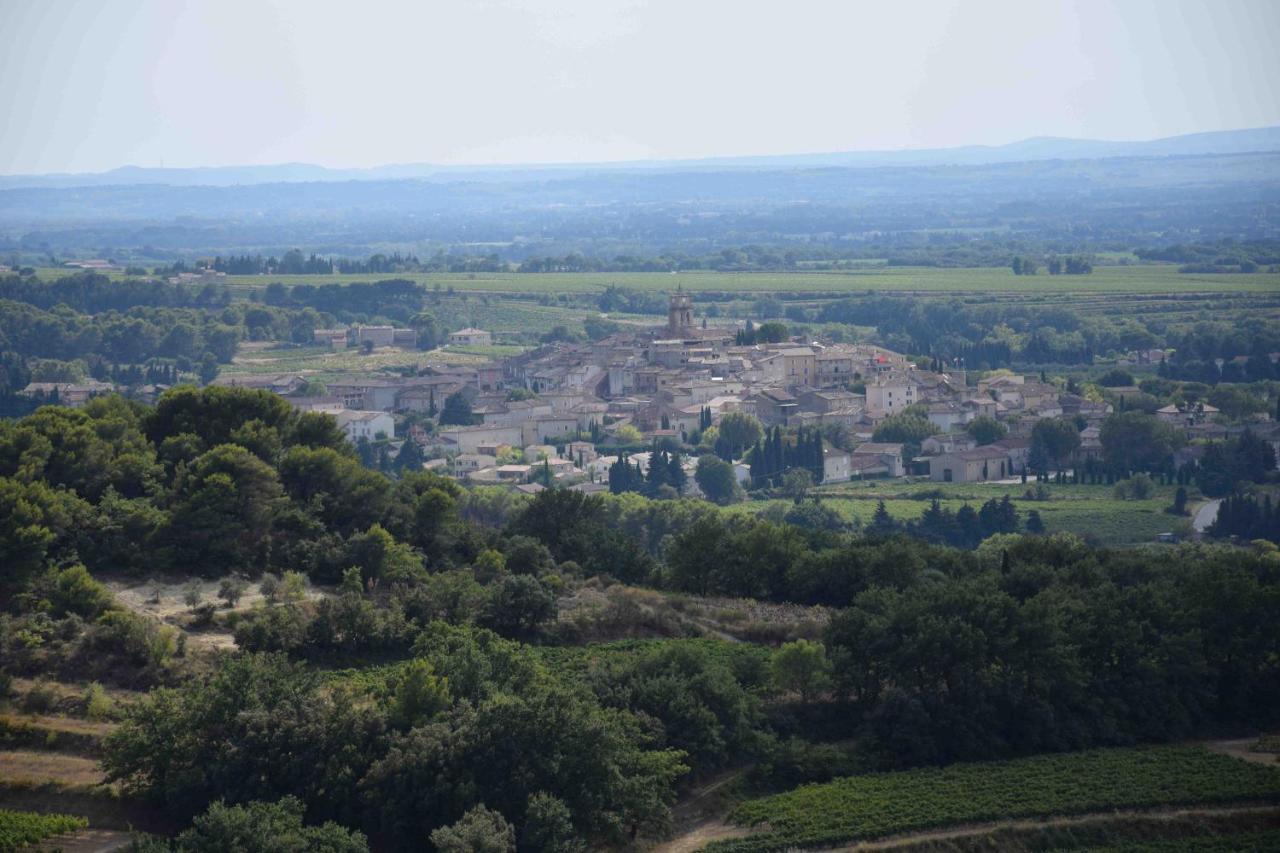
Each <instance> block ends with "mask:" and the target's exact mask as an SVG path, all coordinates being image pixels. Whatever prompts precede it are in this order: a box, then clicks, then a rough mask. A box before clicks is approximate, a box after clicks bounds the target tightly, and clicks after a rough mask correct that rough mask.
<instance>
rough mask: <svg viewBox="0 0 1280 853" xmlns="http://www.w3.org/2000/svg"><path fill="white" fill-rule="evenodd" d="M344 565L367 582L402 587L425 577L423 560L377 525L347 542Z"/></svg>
mask: <svg viewBox="0 0 1280 853" xmlns="http://www.w3.org/2000/svg"><path fill="white" fill-rule="evenodd" d="M344 562H345V563H346V565H351V566H356V567H358V568H359V569H360V574H361V576H362V577H363V578H364V580H366V581H370V580H372V581H383V582H392V583H393V582H402V583H404V582H410V581H416V580H420V579H421V578H422V577H423V574H424V569H423V567H422V558H421V557H419V556H418V555H417V554H415V553H414V552H413V549H412V548H410V547H409V546H408V545H405V544H404V543H402V542H397V541H396V539H395V537H394V536H392V535H391V534H390V533H389V532H387V530H386V528H384V527H383V526H382V525H381V524H376V523H375V524H373V525H372V526H371V527H370V528H369V529H368V530H366V531H365V532H364V533H357V534H356V535H354V536H352V537H351V538H350V539H348V540H347V546H346V553H345V560H344Z"/></svg>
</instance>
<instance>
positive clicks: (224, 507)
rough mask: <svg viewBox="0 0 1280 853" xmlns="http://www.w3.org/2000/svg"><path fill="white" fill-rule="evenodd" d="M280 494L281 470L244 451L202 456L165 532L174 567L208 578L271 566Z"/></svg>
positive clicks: (180, 485)
mask: <svg viewBox="0 0 1280 853" xmlns="http://www.w3.org/2000/svg"><path fill="white" fill-rule="evenodd" d="M280 494H281V490H280V481H279V479H278V478H277V477H276V472H275V469H273V468H272V467H270V466H269V465H267V464H266V463H265V462H263V461H262V460H261V459H259V458H258V457H256V456H254V455H253V454H252V453H250V452H249V451H247V450H245V449H244V448H243V447H238V446H236V445H234V444H223V445H219V446H217V447H215V448H213V449H212V450H210V451H208V452H207V453H204V454H202V455H201V456H200V457H198V458H197V459H196V460H195V461H194V462H193V463H192V465H191V467H190V468H189V469H188V470H187V471H186V472H185V473H184V475H183V476H182V477H181V478H180V479H179V481H178V482H177V483H176V484H175V496H174V504H173V510H172V516H171V519H170V522H169V525H168V527H167V529H166V530H165V531H162V532H161V534H160V536H161V539H162V541H163V542H164V543H165V546H166V550H167V552H168V554H169V562H170V564H171V565H180V566H183V567H185V568H188V569H191V570H194V571H196V572H200V573H203V574H206V575H214V574H223V573H225V572H227V571H229V570H230V571H244V572H250V571H254V570H256V569H257V568H258V567H259V566H261V565H263V564H265V563H266V562H267V557H268V554H269V552H270V545H271V540H270V536H271V529H272V524H273V521H274V519H275V516H276V513H277V512H278V510H279V501H280Z"/></svg>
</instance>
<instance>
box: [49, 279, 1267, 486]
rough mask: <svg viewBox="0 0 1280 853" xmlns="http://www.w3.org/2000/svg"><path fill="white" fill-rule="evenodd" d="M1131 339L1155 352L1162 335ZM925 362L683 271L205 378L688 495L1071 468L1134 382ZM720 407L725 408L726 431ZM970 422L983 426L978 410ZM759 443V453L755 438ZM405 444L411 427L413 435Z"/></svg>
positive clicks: (1227, 430) (460, 450) (421, 450)
mask: <svg viewBox="0 0 1280 853" xmlns="http://www.w3.org/2000/svg"><path fill="white" fill-rule="evenodd" d="M314 335H315V342H316V343H317V344H319V345H322V346H326V347H330V348H335V349H345V348H353V349H363V350H364V351H366V352H372V351H374V350H375V349H377V348H380V347H409V348H412V347H413V346H414V345H415V344H416V339H415V333H414V331H413V330H412V329H400V328H394V327H392V326H355V327H352V328H334V329H317V330H316V331H315V333H314ZM492 340H493V338H492V335H491V333H490V332H488V331H485V330H482V329H475V328H467V329H461V330H459V331H456V332H453V333H452V334H450V335H449V336H448V337H447V341H448V345H460V346H488V345H490V344H491V343H492ZM1131 355H1132V357H1133V358H1134V359H1135V360H1136V361H1139V362H1141V361H1146V362H1147V363H1152V362H1153V361H1158V360H1159V359H1161V358H1163V357H1164V356H1165V355H1166V354H1165V353H1164V352H1161V351H1152V352H1149V353H1133V354H1131ZM924 362H925V363H920V360H919V359H917V360H916V361H913V360H912V359H910V358H908V357H907V356H905V355H902V354H900V353H896V352H893V351H890V350H888V349H886V348H884V347H880V346H875V345H870V344H844V343H833V342H829V341H826V342H824V341H818V340H807V339H797V338H788V337H787V333H786V330H785V328H784V327H782V326H781V325H780V324H770V323H765V324H763V325H761V326H759V327H758V328H756V327H753V326H751V325H750V324H747V326H746V327H745V328H744V327H743V326H738V325H734V326H724V325H708V323H707V320H706V319H703V320H701V321H697V320H695V317H694V306H693V300H692V297H691V296H690V295H689V294H688V293H686V292H684V291H682V290H677V291H676V292H674V293H672V294H671V295H670V298H669V308H668V313H667V322H666V324H665V325H664V326H635V327H634V328H632V329H627V330H625V331H622V332H620V333H617V334H613V335H609V336H607V337H603V338H601V339H599V340H596V341H591V342H586V343H564V342H561V343H553V344H548V345H544V346H541V347H539V348H537V349H534V350H530V351H527V352H524V353H521V354H519V355H516V356H513V357H510V358H506V359H503V360H501V361H496V362H490V363H486V364H481V365H467V366H462V365H457V366H454V365H438V366H428V367H425V368H423V369H422V370H420V371H418V375H412V376H402V375H395V374H369V375H354V376H353V377H351V378H343V379H339V380H335V381H330V382H328V383H327V384H325V385H324V386H322V388H321V389H320V390H319V391H317V385H316V383H314V382H311V381H309V379H308V377H307V376H306V375H304V374H301V373H299V374H285V375H279V376H236V375H233V376H227V377H221V378H219V379H218V380H216V384H222V385H237V386H243V387H253V388H263V389H267V390H270V391H272V392H274V393H277V394H279V395H281V396H282V397H284V398H285V399H286V400H288V401H289V402H290V403H291V404H292V405H293V406H294V407H295V408H297V409H299V410H303V411H314V412H322V413H326V414H330V415H332V416H333V417H334V418H335V419H336V420H337V422H338V424H339V425H340V426H341V427H342V429H343V430H344V431H345V432H346V434H347V436H348V437H349V438H350V440H351V441H352V442H353V443H354V444H355V445H356V446H357V447H358V448H360V450H361V453H362V456H363V457H364V458H365V461H366V462H367V463H368V464H370V465H377V464H378V459H379V457H381V460H382V467H387V466H388V465H389V464H391V460H397V461H399V460H405V459H408V460H409V462H410V464H413V465H415V466H416V465H419V464H420V465H421V466H422V467H423V468H425V469H428V470H432V471H435V472H437V473H440V474H443V475H446V476H450V477H453V478H456V479H458V480H462V481H467V482H471V483H476V484H507V485H510V486H511V487H513V488H516V489H519V490H521V491H525V492H530V493H534V492H537V491H540V490H541V489H542V488H545V487H546V486H547V485H549V484H552V483H554V484H556V485H559V486H563V487H568V488H573V489H576V490H579V491H584V492H598V491H605V490H608V489H609V488H610V483H613V484H614V489H615V490H617V480H616V479H612V478H611V471H613V472H616V471H617V470H618V466H619V464H620V463H621V464H625V465H626V466H628V469H629V470H628V474H629V473H630V470H635V471H636V472H637V474H636V476H638V477H644V476H646V474H647V472H649V471H650V469H651V467H652V463H653V459H652V455H653V453H654V452H655V451H657V452H660V453H662V454H663V455H662V461H663V464H666V465H672V464H674V465H675V466H677V467H679V468H680V469H681V471H682V472H683V473H682V474H674V475H673V476H672V477H670V478H667V479H670V480H672V481H673V482H672V485H674V486H675V487H676V488H677V491H678V492H679V493H682V494H689V495H694V496H699V495H701V494H702V490H701V489H700V486H699V483H698V478H697V477H696V476H695V472H696V467H697V464H698V460H699V458H700V457H701V456H705V455H708V454H714V455H716V456H718V457H720V458H722V459H723V460H724V461H725V462H726V463H728V464H730V465H732V468H733V476H734V479H735V480H736V482H737V483H738V484H739V485H740V486H741V487H743V488H745V489H751V488H753V487H758V486H761V485H769V484H775V485H776V484H778V483H779V482H780V475H781V474H782V473H783V472H784V470H785V469H790V468H802V469H805V470H807V471H808V472H809V473H810V475H811V479H812V481H813V482H815V483H839V482H845V481H849V480H858V479H867V478H881V477H887V478H893V477H903V476H908V475H912V476H917V477H928V478H931V479H933V480H936V481H939V482H957V483H971V482H983V481H997V482H998V481H1002V480H1003V481H1013V480H1014V479H1015V478H1018V479H1025V478H1026V475H1027V473H1028V471H1031V472H1040V473H1043V472H1045V471H1046V470H1047V469H1048V468H1050V467H1052V468H1054V469H1055V470H1064V469H1065V470H1076V471H1078V470H1080V469H1082V468H1091V467H1092V466H1093V465H1094V464H1095V463H1099V462H1100V460H1101V457H1102V443H1101V441H1100V432H1101V430H1100V427H1101V424H1102V421H1103V420H1104V419H1105V418H1106V417H1107V416H1108V415H1110V414H1112V413H1113V412H1114V411H1115V410H1116V405H1115V404H1116V403H1118V404H1119V405H1120V407H1121V408H1123V405H1124V400H1125V398H1126V396H1127V395H1138V394H1140V393H1141V391H1140V389H1139V388H1138V387H1136V386H1127V387H1126V386H1122V387H1110V388H1108V389H1107V398H1106V399H1097V395H1094V398H1093V399H1090V398H1089V397H1086V396H1083V395H1082V394H1081V393H1074V391H1075V390H1079V389H1072V388H1071V386H1070V384H1067V385H1064V384H1063V383H1061V382H1058V383H1055V382H1050V381H1048V379H1047V378H1046V377H1045V376H1044V375H1030V376H1024V375H1019V374H1016V373H1010V372H1008V371H1000V372H995V373H990V374H984V375H983V376H981V377H978V376H971V375H969V374H968V372H967V371H966V370H965V368H964V366H963V365H959V364H946V363H943V362H941V361H940V360H937V359H933V360H928V359H926V360H924ZM46 385H47V386H49V387H46ZM111 390H114V389H113V386H111V385H110V384H109V383H91V384H81V385H69V384H63V385H56V384H52V385H50V384H49V383H43V384H40V386H39V387H36V385H34V384H33V385H32V386H31V387H29V388H28V389H27V392H28V393H38V394H41V395H45V396H48V395H51V394H57V395H59V400H60V402H62V403H64V404H67V405H73V406H74V405H79V404H82V403H83V402H84V401H85V400H86V399H88V398H89V397H91V396H94V395H96V394H99V393H105V392H109V391H111ZM144 390H145V389H144ZM156 390H157V392H158V391H159V390H162V388H157V389H156ZM1217 413H1218V410H1217V409H1215V408H1214V407H1213V406H1211V405H1208V404H1207V403H1203V402H1202V403H1198V404H1196V405H1195V406H1186V405H1183V406H1174V405H1169V406H1165V407H1164V408H1161V409H1160V410H1159V411H1157V412H1156V416H1157V417H1158V418H1159V419H1160V420H1161V421H1164V422H1166V423H1169V424H1172V425H1174V426H1176V427H1178V428H1180V429H1181V430H1183V431H1185V433H1186V436H1187V437H1188V438H1189V439H1192V440H1194V439H1204V440H1214V439H1223V438H1228V437H1230V436H1231V434H1232V430H1235V431H1236V432H1240V431H1241V430H1243V429H1245V428H1246V427H1245V426H1242V425H1238V426H1228V425H1224V424H1222V423H1221V422H1220V420H1221V419H1217V418H1214V415H1216V414H1217ZM904 415H907V416H911V417H910V424H911V425H912V426H913V430H912V431H911V434H909V435H892V433H895V432H898V431H896V430H879V428H880V427H882V426H884V425H886V423H893V422H892V421H890V420H889V419H891V418H894V417H895V416H904ZM729 416H733V417H731V418H730V419H731V421H734V422H735V426H734V427H733V428H731V429H730V430H726V434H725V435H724V436H723V437H722V436H721V435H720V427H721V425H722V424H723V423H724V419H725V418H726V417H729ZM1044 419H1066V420H1070V421H1072V423H1073V424H1074V426H1075V429H1076V431H1077V432H1078V435H1079V441H1078V442H1076V441H1074V440H1073V441H1072V446H1071V447H1069V448H1067V450H1066V451H1065V452H1064V454H1063V455H1062V456H1060V457H1059V458H1054V459H1047V458H1039V459H1037V458H1034V456H1033V444H1034V443H1033V441H1032V432H1033V430H1034V428H1035V425H1036V424H1037V423H1038V422H1040V421H1042V420H1044ZM900 420H901V419H900ZM975 421H977V422H979V423H980V424H987V425H988V427H989V428H987V429H974V428H972V427H973V426H975ZM1260 421H1261V422H1259V423H1253V424H1250V425H1249V426H1248V427H1247V428H1248V429H1250V430H1251V431H1252V432H1253V433H1254V434H1255V435H1260V436H1261V437H1262V438H1264V439H1266V440H1267V441H1269V442H1270V443H1271V445H1272V447H1273V449H1274V448H1280V431H1277V430H1276V429H1275V422H1274V421H1271V420H1270V419H1269V418H1261V419H1260ZM744 422H745V423H747V424H750V426H748V427H747V428H746V429H745V436H744V435H743V433H744V430H743V428H742V425H743V423H744ZM923 422H927V425H928V427H927V429H925V430H924V431H923V432H921V430H920V427H921V425H922V423H923ZM878 431H879V432H880V435H879V436H877V433H878ZM885 432H888V433H890V434H891V435H890V438H892V440H888V439H886V438H885V436H884V433H885ZM877 438H878V440H877ZM983 439H986V440H985V441H984V440H983ZM771 442H772V446H773V448H774V449H773V452H765V449H766V448H768V447H769V446H770V443H771ZM406 444H412V447H410V448H408V450H407V451H406V447H405V445H406ZM757 445H759V447H757ZM784 446H785V450H783V449H782V448H783V447H784ZM1202 452H1203V442H1198V443H1197V442H1195V441H1193V442H1192V443H1191V444H1189V445H1187V446H1186V447H1184V448H1182V449H1181V450H1179V451H1178V456H1177V457H1175V460H1174V462H1175V465H1178V466H1180V465H1182V464H1185V463H1187V462H1192V461H1194V459H1195V457H1196V456H1197V454H1199V453H1202ZM673 459H674V460H675V461H674V462H672V460H673ZM762 481H764V482H762Z"/></svg>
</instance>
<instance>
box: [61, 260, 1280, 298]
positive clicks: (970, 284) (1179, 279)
mask: <svg viewBox="0 0 1280 853" xmlns="http://www.w3.org/2000/svg"><path fill="white" fill-rule="evenodd" d="M37 272H38V273H39V274H40V276H41V277H42V278H56V277H58V276H62V275H68V274H70V273H71V272H73V271H71V270H67V269H62V268H41V269H38V270H37ZM112 276H113V277H121V275H120V274H119V273H113V274H112ZM389 278H404V279H410V280H412V281H417V282H422V283H424V284H427V285H429V286H434V285H435V284H437V283H439V285H440V286H441V288H442V289H446V290H447V289H448V288H453V289H454V290H455V291H471V292H489V293H593V292H597V291H600V290H603V289H604V288H606V287H608V286H610V285H613V286H617V287H625V288H630V289H634V290H653V291H665V290H674V289H675V288H676V287H677V286H681V287H683V288H684V289H685V290H691V291H727V292H734V291H741V292H752V293H766V292H771V291H812V292H835V293H859V292H861V293H866V292H869V291H870V292H874V291H890V292H891V291H898V292H912V291H915V292H923V293H929V292H938V293H948V292H950V293H965V292H990V291H1006V292H1009V293H1044V294H1055V293H1179V294H1190V293H1274V292H1277V291H1280V275H1277V274H1274V273H1247V274H1239V273H1233V274H1229V273H1221V274H1216V273H1193V274H1192V273H1179V272H1178V267H1177V265H1175V264H1131V265H1126V266H1099V267H1095V268H1094V271H1093V273H1092V274H1090V275H1082V276H1050V275H1048V274H1046V273H1044V272H1043V271H1042V272H1041V274H1040V275H1036V276H1030V277H1023V276H1015V275H1014V274H1013V272H1012V271H1011V270H1009V269H1008V268H1006V267H974V268H956V269H941V268H937V267H889V266H877V267H860V268H857V269H853V270H839V271H831V272H748V273H732V272H710V271H708V272H702V271H697V272H680V273H628V272H606V273H377V274H361V275H343V274H340V273H335V274H333V275H233V276H228V277H227V282H228V283H230V284H232V285H237V286H240V287H246V288H256V287H266V285H268V284H270V283H272V282H277V281H278V282H281V283H283V284H287V285H295V284H310V285H323V284H345V283H350V282H373V281H382V280H385V279H389Z"/></svg>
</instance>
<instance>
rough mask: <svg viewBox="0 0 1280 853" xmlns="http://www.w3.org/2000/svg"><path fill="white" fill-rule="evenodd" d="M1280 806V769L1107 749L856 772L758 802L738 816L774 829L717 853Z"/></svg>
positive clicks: (1182, 753)
mask: <svg viewBox="0 0 1280 853" xmlns="http://www.w3.org/2000/svg"><path fill="white" fill-rule="evenodd" d="M1276 801H1280V770H1277V769H1273V768H1269V767H1264V766H1261V765H1256V764H1246V763H1244V762H1241V761H1238V760H1236V759H1234V758H1229V757H1227V756H1224V755H1219V754H1216V753H1213V752H1210V751H1209V750H1207V749H1205V748H1204V747H1201V746H1157V747H1139V748H1132V749H1102V750H1092V751H1089V752H1080V753H1071V754H1064V755H1041V756H1035V757H1032V758H1022V759H1015V760H1012V761H993V762H981V763H974V764H956V765H951V766H949V767H942V768H932V767H930V768H921V769H918V770H908V771H901V772H896V773H876V774H868V775H864V776H851V777H848V778H844V779H838V780H836V781H834V782H829V783H826V784H822V785H806V786H803V787H801V788H797V789H795V790H793V791H789V792H787V793H785V794H778V795H776V796H772V797H764V798H761V799H757V800H750V801H748V802H745V803H743V804H742V805H740V806H738V808H736V809H735V810H734V811H733V812H732V813H731V815H730V819H731V820H732V821H733V822H734V823H737V824H740V825H742V826H746V827H753V826H767V827H768V828H767V829H765V830H764V831H761V832H756V833H753V834H750V835H747V836H745V837H742V838H738V839H734V840H727V841H721V842H715V843H712V844H711V845H709V846H708V847H707V848H706V849H707V850H708V851H717V853H748V851H750V853H766V851H775V850H787V849H791V848H794V847H821V846H824V845H834V844H839V843H842V842H850V841H856V840H859V839H874V838H883V837H886V836H892V835H895V834H898V833H906V832H916V831H920V830H926V829H933V828H938V827H948V826H957V825H963V824H971V823H980V822H984V821H995V820H1000V819H1009V818H1019V817H1045V816H1051V815H1075V814H1084V813H1090V812H1108V811H1114V810H1117V809H1138V808H1144V809H1145V808H1156V807H1171V806H1185V805H1192V804H1210V803H1211V804H1224V803H1235V802H1276Z"/></svg>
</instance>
